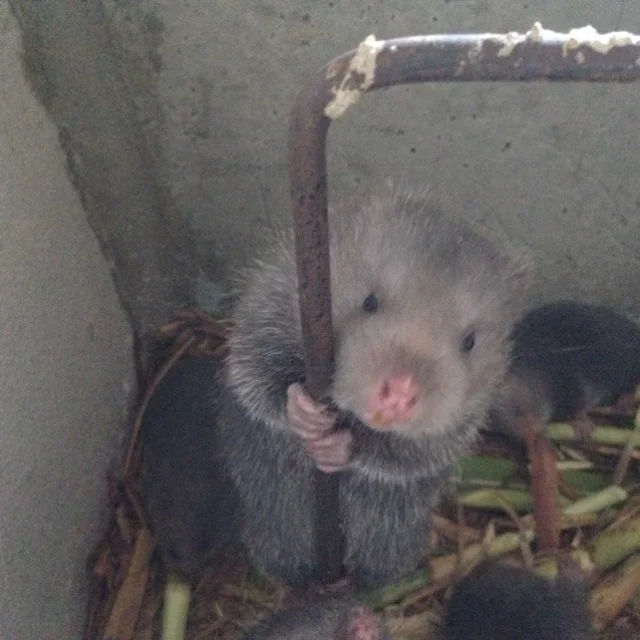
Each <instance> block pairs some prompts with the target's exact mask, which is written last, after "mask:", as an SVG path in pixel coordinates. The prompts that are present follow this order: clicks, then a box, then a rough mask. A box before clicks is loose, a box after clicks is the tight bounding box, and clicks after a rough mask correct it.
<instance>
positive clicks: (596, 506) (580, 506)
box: [563, 485, 629, 516]
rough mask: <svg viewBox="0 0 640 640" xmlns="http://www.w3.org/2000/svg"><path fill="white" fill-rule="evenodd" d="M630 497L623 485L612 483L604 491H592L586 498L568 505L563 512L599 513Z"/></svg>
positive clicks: (567, 513) (570, 514) (569, 513)
mask: <svg viewBox="0 0 640 640" xmlns="http://www.w3.org/2000/svg"><path fill="white" fill-rule="evenodd" d="M628 497H629V494H628V493H627V492H626V491H625V490H624V489H623V488H622V487H618V486H616V485H611V486H609V487H607V488H606V489H603V490H602V491H598V492H597V493H592V494H591V495H589V496H586V497H585V498H581V499H580V500H576V501H575V502H573V503H572V504H570V505H567V506H566V507H564V509H563V513H565V514H566V515H568V516H577V515H581V514H583V513H597V512H598V511H602V510H603V509H606V508H607V507H612V506H613V505H615V504H619V503H620V502H624V501H625V500H626V499H627V498H628Z"/></svg>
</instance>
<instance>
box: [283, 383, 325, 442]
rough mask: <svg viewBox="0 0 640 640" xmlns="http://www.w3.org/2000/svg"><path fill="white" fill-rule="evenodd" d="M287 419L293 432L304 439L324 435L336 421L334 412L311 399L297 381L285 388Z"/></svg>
mask: <svg viewBox="0 0 640 640" xmlns="http://www.w3.org/2000/svg"><path fill="white" fill-rule="evenodd" d="M287 419H288V420H289V424H290V425H291V428H292V429H293V432H294V433H295V434H296V435H298V436H299V437H300V438H302V440H304V441H307V440H316V439H318V438H320V437H322V436H324V435H326V434H327V433H328V432H329V431H331V430H332V429H333V428H334V426H335V423H336V415H335V413H333V412H331V411H329V410H328V409H327V407H326V405H324V404H320V403H319V402H316V401H315V400H313V398H311V396H310V395H309V394H308V393H307V392H306V391H305V390H304V388H303V386H302V385H301V384H298V383H297V382H296V383H294V384H292V385H289V388H288V389H287Z"/></svg>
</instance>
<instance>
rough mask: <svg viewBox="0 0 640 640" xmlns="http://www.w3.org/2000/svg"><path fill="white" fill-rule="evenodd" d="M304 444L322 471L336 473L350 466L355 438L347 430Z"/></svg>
mask: <svg viewBox="0 0 640 640" xmlns="http://www.w3.org/2000/svg"><path fill="white" fill-rule="evenodd" d="M302 444H303V446H304V449H305V451H306V452H307V454H308V455H309V457H310V458H311V459H312V460H313V461H314V462H315V465H316V467H318V469H320V471H324V472H325V473H335V472H336V471H342V470H344V469H346V468H347V467H348V466H349V462H350V461H351V450H352V447H353V436H352V435H351V431H348V430H347V429H340V430H338V431H332V432H330V433H328V434H327V435H326V436H322V437H320V438H316V439H312V440H303V441H302Z"/></svg>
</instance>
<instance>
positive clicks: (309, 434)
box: [287, 383, 353, 473]
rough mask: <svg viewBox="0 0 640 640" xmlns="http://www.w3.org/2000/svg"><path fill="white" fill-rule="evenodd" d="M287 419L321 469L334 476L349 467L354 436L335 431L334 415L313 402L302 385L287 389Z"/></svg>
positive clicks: (346, 431) (343, 431) (343, 430)
mask: <svg viewBox="0 0 640 640" xmlns="http://www.w3.org/2000/svg"><path fill="white" fill-rule="evenodd" d="M287 419H288V420H289V424H290V425H291V429H292V430H293V432H294V433H295V434H296V435H297V436H298V437H299V438H300V440H302V445H303V446H304V449H305V451H306V452H307V454H308V455H309V457H310V458H311V459H312V460H313V461H314V463H315V465H316V467H317V468H318V469H320V470H321V471H324V472H325V473H333V472H335V471H341V470H342V469H344V468H345V467H346V466H347V465H348V464H349V461H350V459H351V449H352V444H353V436H352V435H351V432H350V431H348V430H346V429H340V430H337V431H336V429H335V426H336V415H335V413H333V412H332V411H329V409H328V408H327V407H326V405H324V404H321V403H319V402H316V401H315V400H313V399H312V398H311V397H310V396H309V394H308V393H307V392H306V391H305V390H304V388H303V387H302V385H301V384H298V383H294V384H292V385H290V386H289V388H288V389H287Z"/></svg>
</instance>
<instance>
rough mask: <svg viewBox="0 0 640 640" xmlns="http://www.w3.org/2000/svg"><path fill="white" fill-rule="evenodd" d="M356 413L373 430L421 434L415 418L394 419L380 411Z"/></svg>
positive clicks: (405, 434)
mask: <svg viewBox="0 0 640 640" xmlns="http://www.w3.org/2000/svg"><path fill="white" fill-rule="evenodd" d="M355 415H356V417H357V418H358V420H360V422H362V423H364V424H365V425H367V427H369V429H372V430H373V431H379V432H383V433H398V434H400V435H403V436H418V435H419V427H418V425H417V424H416V419H415V418H412V419H409V420H400V419H395V420H392V419H389V418H388V417H387V416H384V415H382V414H379V413H373V414H371V413H356V414H355Z"/></svg>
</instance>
